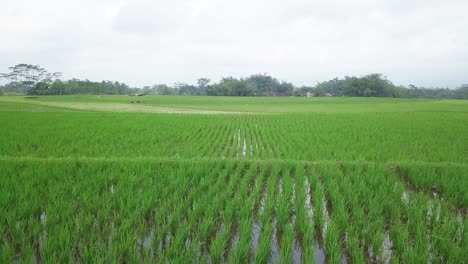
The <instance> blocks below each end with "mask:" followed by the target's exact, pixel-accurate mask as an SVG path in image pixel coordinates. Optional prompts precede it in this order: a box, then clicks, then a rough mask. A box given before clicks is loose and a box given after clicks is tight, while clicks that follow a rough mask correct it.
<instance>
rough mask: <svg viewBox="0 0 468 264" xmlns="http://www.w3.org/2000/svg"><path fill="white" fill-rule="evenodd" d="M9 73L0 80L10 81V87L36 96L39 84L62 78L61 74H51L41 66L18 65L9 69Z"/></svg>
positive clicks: (3, 74) (0, 74) (2, 75)
mask: <svg viewBox="0 0 468 264" xmlns="http://www.w3.org/2000/svg"><path fill="white" fill-rule="evenodd" d="M8 70H9V72H7V73H0V78H3V79H7V80H9V81H10V86H11V87H15V88H16V89H18V90H23V92H26V93H31V94H34V89H35V88H36V86H37V85H38V84H39V83H49V82H52V81H53V80H55V79H58V78H60V76H61V75H62V74H61V73H60V72H53V73H50V72H48V71H47V70H46V69H44V68H42V67H40V66H39V65H32V64H24V63H21V64H17V65H15V66H12V67H9V68H8Z"/></svg>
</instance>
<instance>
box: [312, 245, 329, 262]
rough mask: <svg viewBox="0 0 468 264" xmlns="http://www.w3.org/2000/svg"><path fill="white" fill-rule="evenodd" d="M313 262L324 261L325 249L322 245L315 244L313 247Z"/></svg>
mask: <svg viewBox="0 0 468 264" xmlns="http://www.w3.org/2000/svg"><path fill="white" fill-rule="evenodd" d="M314 255H315V262H317V263H319V264H321V263H326V256H325V249H324V248H323V247H322V246H319V245H317V244H316V245H315V249H314Z"/></svg>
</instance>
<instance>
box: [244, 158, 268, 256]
mask: <svg viewBox="0 0 468 264" xmlns="http://www.w3.org/2000/svg"><path fill="white" fill-rule="evenodd" d="M261 164H262V163H261ZM260 167H261V168H260V172H259V173H258V176H257V179H256V181H255V185H254V186H253V189H252V192H251V200H252V202H253V207H252V208H251V212H252V218H253V219H252V228H251V230H252V231H251V241H252V242H251V246H250V252H249V255H250V258H249V259H250V260H251V261H253V260H254V257H255V254H256V252H257V251H258V248H259V244H260V240H259V239H260V235H261V225H260V216H261V215H262V214H263V213H264V211H265V201H266V196H267V193H266V190H267V179H268V178H269V175H270V172H271V169H272V168H271V164H262V166H260Z"/></svg>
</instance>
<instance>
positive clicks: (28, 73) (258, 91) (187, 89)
mask: <svg viewBox="0 0 468 264" xmlns="http://www.w3.org/2000/svg"><path fill="white" fill-rule="evenodd" d="M60 76H61V73H59V72H55V73H49V72H48V71H47V70H45V69H44V68H41V67H40V66H39V65H31V64H17V65H15V66H12V67H9V72H7V73H0V80H1V79H5V80H7V81H9V82H8V83H7V84H6V85H5V86H4V87H3V89H4V90H5V91H6V92H8V93H14V94H29V95H76V94H105V95H122V94H140V95H141V94H145V95H197V96H297V97H301V96H308V97H309V96H314V97H320V96H339V97H341V96H351V97H390V98H439V99H468V85H467V84H463V85H461V86H459V87H458V88H456V89H448V88H446V87H438V88H424V87H416V86H414V85H409V86H408V87H405V86H397V85H394V84H393V83H392V82H391V81H390V80H387V78H386V77H385V76H383V75H382V74H378V73H374V74H368V75H365V76H361V77H354V76H353V77H349V76H346V77H344V78H342V79H338V78H335V79H332V80H329V81H324V82H320V83H318V84H317V85H315V86H301V87H295V86H294V85H293V84H292V83H290V82H285V81H280V80H278V79H276V78H274V77H272V76H269V75H267V74H253V75H250V76H248V77H245V78H239V79H237V78H234V77H224V78H221V80H220V81H219V82H217V83H216V82H212V81H211V80H210V79H208V78H199V79H198V80H197V84H196V85H192V84H188V83H183V82H177V83H175V84H174V85H172V86H170V85H167V84H154V85H152V86H144V87H133V88H132V87H129V86H128V85H126V84H125V83H122V82H118V81H115V82H113V81H101V82H95V81H90V80H87V79H86V80H79V79H75V78H73V79H70V80H61V79H60ZM1 88H2V87H0V90H1Z"/></svg>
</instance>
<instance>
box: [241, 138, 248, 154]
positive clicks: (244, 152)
mask: <svg viewBox="0 0 468 264" xmlns="http://www.w3.org/2000/svg"><path fill="white" fill-rule="evenodd" d="M246 155H247V142H246V141H245V137H244V147H243V148H242V156H244V157H245V156H246Z"/></svg>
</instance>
